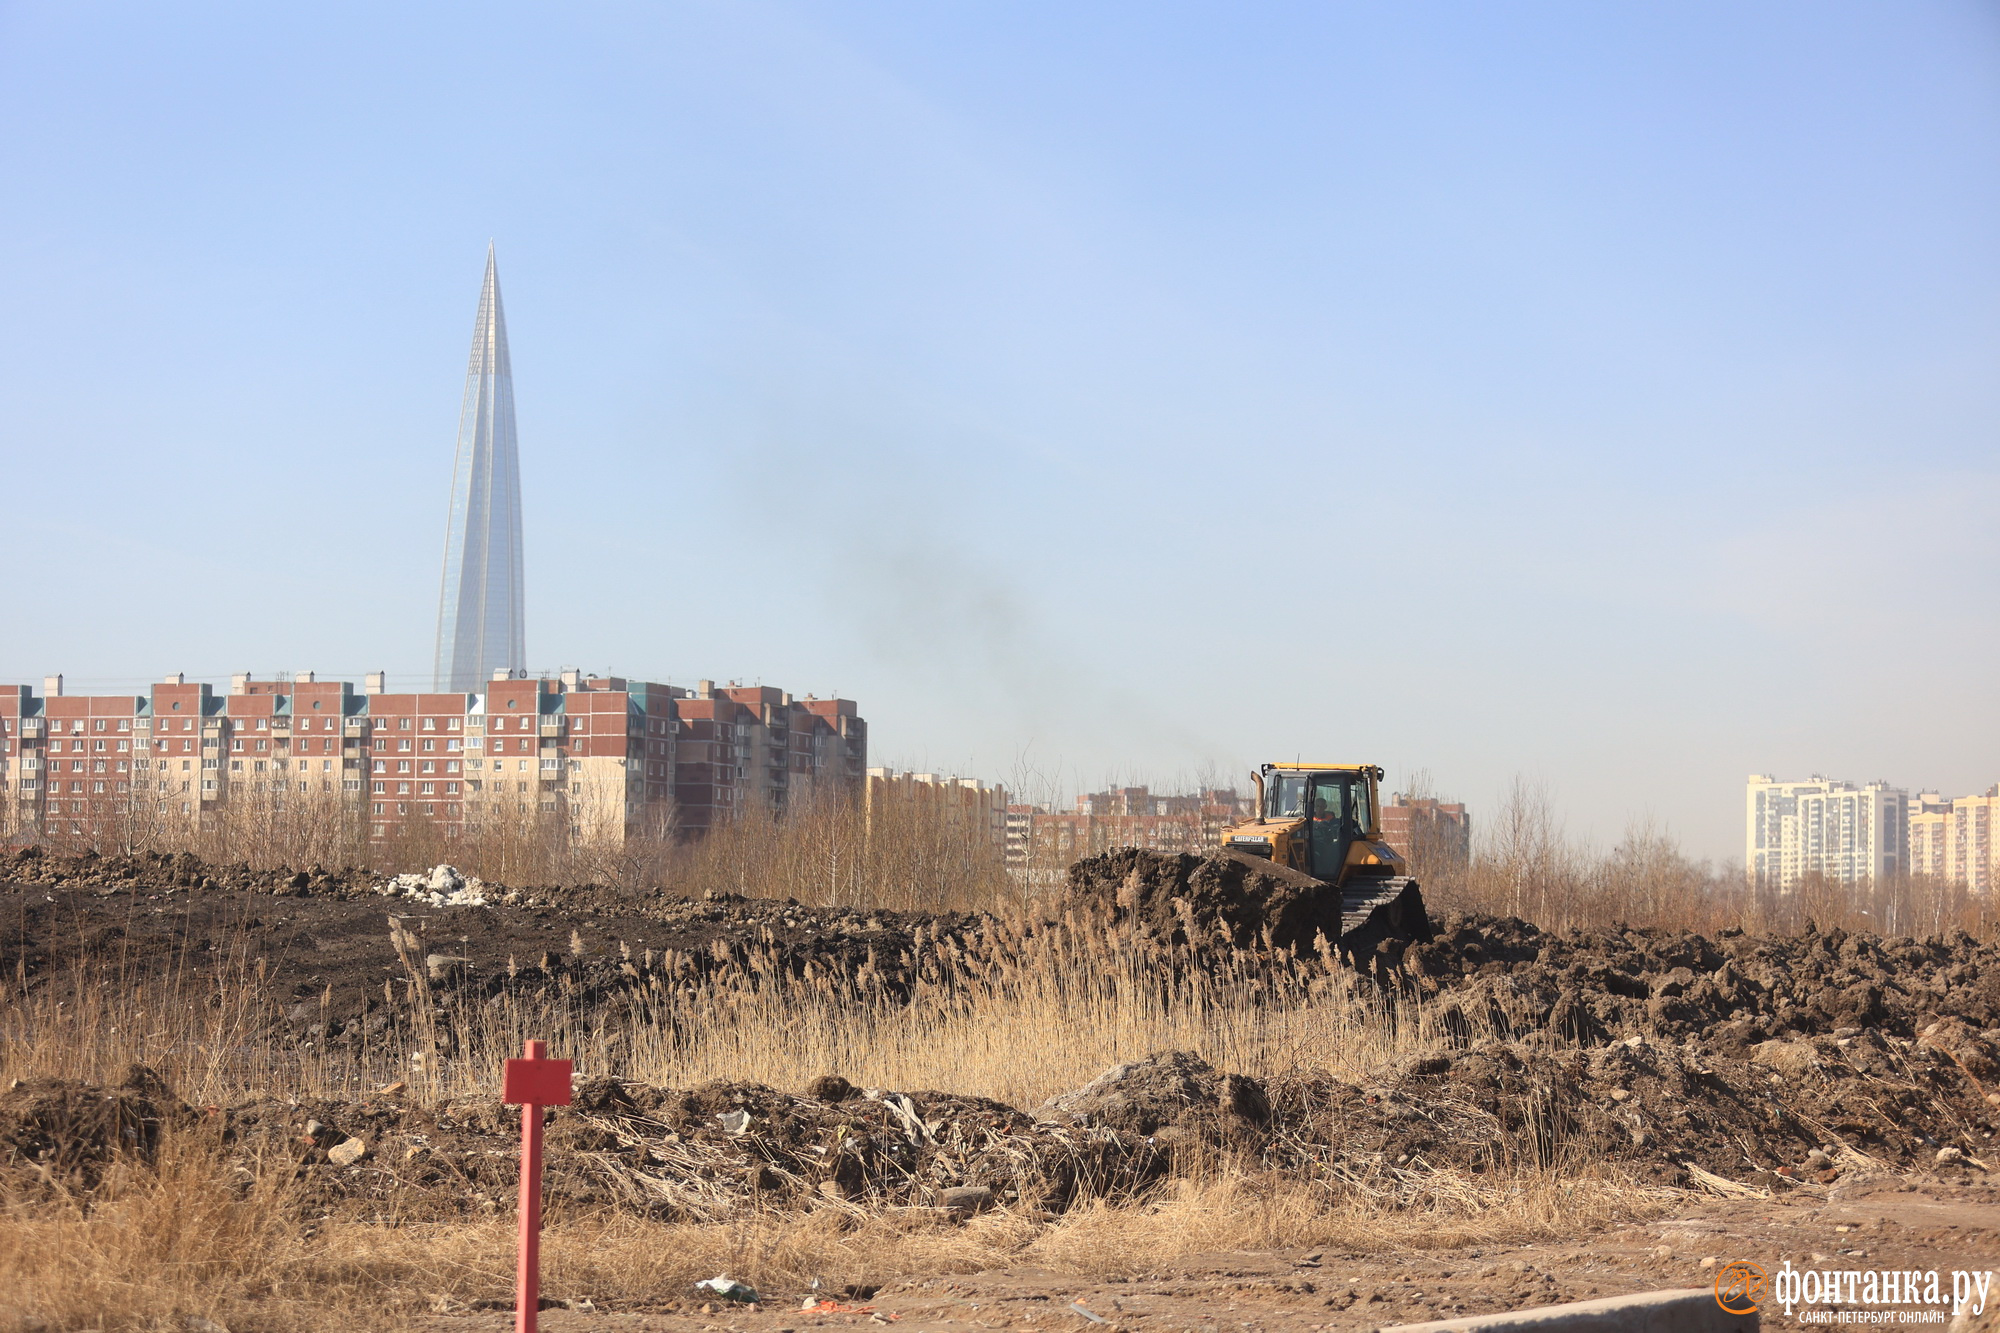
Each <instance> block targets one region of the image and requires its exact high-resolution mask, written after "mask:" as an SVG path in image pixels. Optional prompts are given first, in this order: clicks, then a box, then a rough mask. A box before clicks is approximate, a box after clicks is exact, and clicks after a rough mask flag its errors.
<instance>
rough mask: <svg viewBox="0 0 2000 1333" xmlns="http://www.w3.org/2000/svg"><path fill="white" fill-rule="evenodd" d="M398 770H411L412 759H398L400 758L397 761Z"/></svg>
mask: <svg viewBox="0 0 2000 1333" xmlns="http://www.w3.org/2000/svg"><path fill="white" fill-rule="evenodd" d="M396 771H397V772H398V773H407V772H409V771H410V761H409V760H407V759H398V760H397V761H396Z"/></svg>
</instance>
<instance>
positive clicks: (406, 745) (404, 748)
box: [396, 741, 410, 754]
mask: <svg viewBox="0 0 2000 1333" xmlns="http://www.w3.org/2000/svg"><path fill="white" fill-rule="evenodd" d="M396 748H397V749H398V750H401V751H402V752H403V753H404V754H408V753H409V752H410V743H409V742H408V741H404V742H402V743H401V744H399V745H398V746H397V747H396Z"/></svg>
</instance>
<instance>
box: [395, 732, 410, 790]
mask: <svg viewBox="0 0 2000 1333" xmlns="http://www.w3.org/2000/svg"><path fill="white" fill-rule="evenodd" d="M409 729H410V719H408V718H407V717H399V718H397V719H396V730H398V731H408V730H409ZM409 744H410V743H409V742H408V741H404V742H403V746H404V748H405V749H407V748H409ZM397 813H398V814H400V813H402V812H401V811H398V812H397Z"/></svg>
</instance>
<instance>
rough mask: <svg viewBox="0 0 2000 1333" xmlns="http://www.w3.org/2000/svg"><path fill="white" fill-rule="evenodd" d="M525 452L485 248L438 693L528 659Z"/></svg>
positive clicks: (471, 684) (454, 490) (455, 480)
mask: <svg viewBox="0 0 2000 1333" xmlns="http://www.w3.org/2000/svg"><path fill="white" fill-rule="evenodd" d="M521 601H522V599H521V460H520V455H519V452H518V451H517V449H516V447H515V440H514V371H513V368H512V366H511V365H509V363H508V360H507V317H506V315H505V314H504V313H503V312H502V311H501V309H500V273H499V270H498V268H496V267H495V265H494V262H493V246H492V245H491V244H490V243H489V244H488V245H487V247H486V285H485V286H484V287H483V288H481V290H480V293H479V319H478V321H477V322H476V323H475V324H474V326H473V329H472V364H471V366H470V367H469V368H468V369H467V371H466V373H465V404H464V406H463V407H462V408H461V409H460V410H459V415H458V464H457V466H456V467H455V468H454V469H453V471H452V479H451V514H450V517H449V519H448V520H447V523H446V527H445V542H444V589H443V592H442V594H441V595H440V597H439V600H438V631H437V671H436V677H437V683H436V686H435V688H436V689H438V690H439V691H461V690H478V689H483V688H484V686H482V685H481V683H480V682H482V681H485V680H488V679H490V678H491V677H492V675H493V672H494V671H496V670H498V669H500V668H502V667H505V668H507V669H508V670H510V671H525V670H526V669H527V665H528V651H527V647H526V637H525V635H524V633H523V631H522V611H521Z"/></svg>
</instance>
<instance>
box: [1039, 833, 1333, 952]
mask: <svg viewBox="0 0 2000 1333" xmlns="http://www.w3.org/2000/svg"><path fill="white" fill-rule="evenodd" d="M1063 905H1064V906H1065V907H1067V908H1070V909H1072V910H1078V911H1081V912H1083V913H1085V914H1087V915H1089V916H1092V917H1095V918H1096V919H1098V920H1101V921H1104V922H1106V923H1108V924H1111V925H1119V924H1124V923H1130V924H1132V925H1133V926H1136V927H1137V928H1138V929H1139V930H1140V931H1141V932H1143V933H1144V934H1145V935H1147V936H1149V937H1150V938H1152V939H1153V940H1155V941H1156V942H1158V943H1161V944H1165V945H1169V946H1175V947H1185V948H1193V949H1197V950H1199V949H1204V948H1212V947H1214V946H1216V945H1218V944H1220V945H1223V946H1226V947H1231V948H1236V949H1255V948H1260V947H1261V948H1269V949H1277V950H1282V951H1285V952H1289V953H1293V954H1297V955H1301V956H1303V955H1306V954H1313V953H1320V952H1324V951H1325V949H1326V947H1327V946H1328V945H1329V944H1330V943H1331V942H1332V941H1334V940H1335V939H1337V938H1338V937H1339V935H1340V906H1341V901H1340V894H1339V892H1338V891H1336V890H1334V889H1333V888H1331V887H1329V886H1328V885H1326V884H1324V883H1322V882H1321V881H1319V880H1317V879H1314V878H1313V877H1312V876H1310V875H1304V874H1300V873H1299V872H1298V871H1296V870H1291V869H1288V868H1287V867H1285V866H1280V865H1273V864H1272V863H1271V862H1269V861H1262V860H1259V859H1257V858H1256V857H1248V856H1238V855H1233V854H1230V853H1216V854H1214V855H1211V856H1194V855H1191V854H1188V853H1185V852H1154V851H1147V850H1145V849H1144V848H1138V847H1125V848H1120V849H1118V850H1116V851H1110V852H1104V853H1101V854H1099V855H1097V856H1088V857H1085V858H1084V859H1083V860H1081V861H1078V862H1077V863H1076V864H1074V865H1072V866H1071V867H1070V868H1069V885H1068V890H1067V893H1066V896H1065V898H1064V904H1063Z"/></svg>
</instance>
